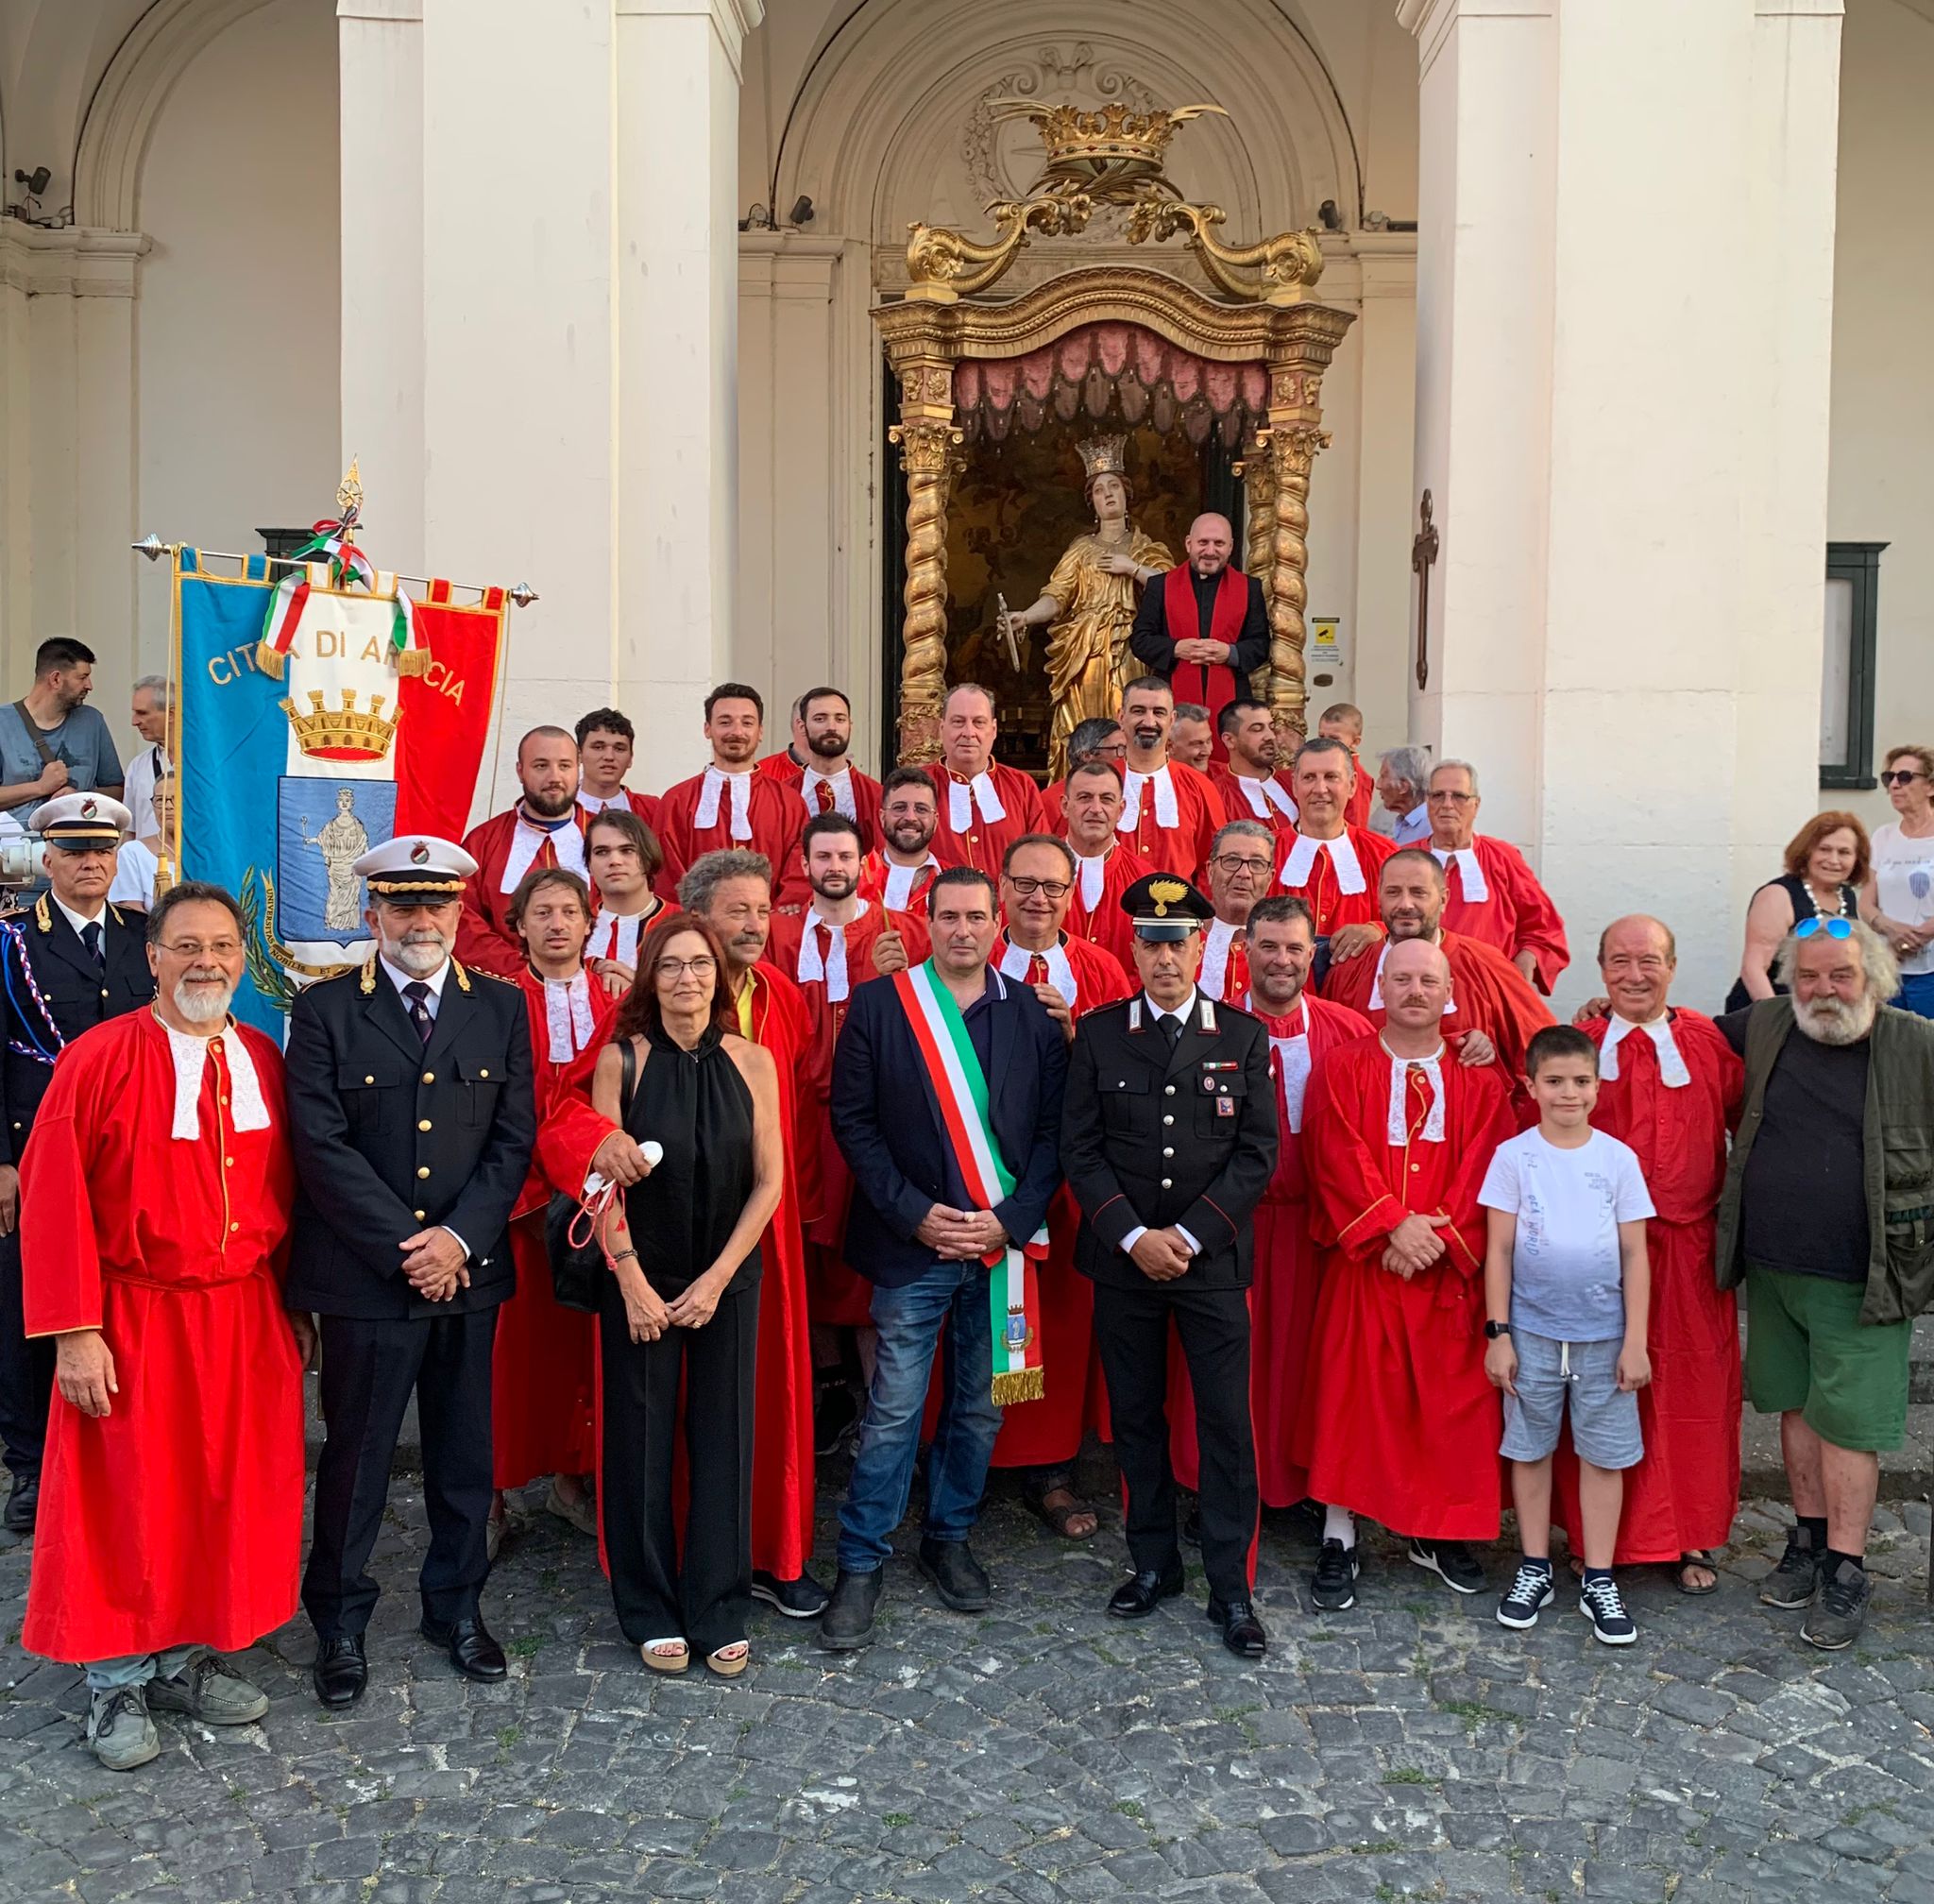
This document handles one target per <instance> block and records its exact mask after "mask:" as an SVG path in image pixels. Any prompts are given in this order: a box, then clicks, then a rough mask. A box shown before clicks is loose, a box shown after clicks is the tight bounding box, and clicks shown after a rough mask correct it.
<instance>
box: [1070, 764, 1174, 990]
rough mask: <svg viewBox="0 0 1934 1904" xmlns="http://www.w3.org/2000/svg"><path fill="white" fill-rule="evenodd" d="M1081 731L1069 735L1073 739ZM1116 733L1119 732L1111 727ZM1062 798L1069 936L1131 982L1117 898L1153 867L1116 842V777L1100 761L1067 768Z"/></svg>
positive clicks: (1131, 959)
mask: <svg viewBox="0 0 1934 1904" xmlns="http://www.w3.org/2000/svg"><path fill="white" fill-rule="evenodd" d="M1080 732H1081V730H1080V729H1079V728H1078V727H1077V728H1076V730H1075V735H1076V738H1077V739H1078V738H1079V736H1080ZM1116 732H1117V733H1119V732H1120V729H1119V728H1117V729H1116ZM1064 785H1065V791H1064V793H1063V795H1062V814H1061V837H1062V838H1063V839H1064V840H1066V841H1067V842H1068V844H1069V845H1070V846H1071V847H1073V848H1074V853H1075V890H1074V892H1073V893H1071V894H1070V895H1069V899H1068V916H1067V920H1066V922H1065V923H1066V925H1067V928H1068V931H1069V933H1070V934H1071V935H1072V936H1073V937H1075V938H1077V939H1081V940H1085V941H1086V942H1087V943H1088V944H1091V945H1098V946H1099V947H1100V948H1101V949H1102V950H1103V951H1104V952H1106V953H1107V954H1108V955H1109V957H1110V958H1111V959H1112V960H1113V961H1114V962H1115V963H1116V964H1117V965H1118V966H1120V967H1121V972H1122V977H1123V978H1125V979H1127V980H1128V982H1129V984H1130V985H1132V984H1133V983H1134V982H1135V953H1134V943H1135V937H1134V929H1133V927H1132V926H1131V925H1130V923H1129V920H1128V914H1127V913H1126V912H1124V911H1123V910H1122V894H1123V893H1126V892H1127V891H1128V888H1129V887H1130V886H1132V885H1133V884H1134V883H1135V881H1136V880H1138V879H1142V878H1145V877H1146V876H1148V875H1149V874H1150V873H1152V872H1154V871H1155V868H1154V867H1152V866H1151V865H1149V863H1148V862H1147V860H1145V859H1143V858H1142V856H1141V855H1140V854H1139V853H1137V852H1136V851H1135V849H1134V848H1133V847H1132V846H1129V845H1127V844H1125V843H1124V842H1123V840H1122V836H1121V833H1120V832H1119V830H1118V829H1117V827H1116V825H1115V823H1116V822H1117V821H1118V820H1119V819H1120V818H1121V817H1122V776H1121V774H1120V772H1119V771H1118V770H1117V769H1116V768H1115V767H1113V766H1112V765H1111V764H1110V762H1109V761H1107V760H1106V759H1101V758H1095V759H1089V760H1083V761H1081V762H1080V763H1079V764H1078V765H1077V766H1074V767H1070V768H1069V769H1068V777H1067V780H1066V782H1065V783H1064Z"/></svg>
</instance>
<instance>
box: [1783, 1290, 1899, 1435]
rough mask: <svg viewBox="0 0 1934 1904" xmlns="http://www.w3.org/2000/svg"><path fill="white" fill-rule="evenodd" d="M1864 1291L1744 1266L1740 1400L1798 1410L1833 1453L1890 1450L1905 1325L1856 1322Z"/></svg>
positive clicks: (1896, 1420) (1896, 1432)
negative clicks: (1747, 1398)
mask: <svg viewBox="0 0 1934 1904" xmlns="http://www.w3.org/2000/svg"><path fill="white" fill-rule="evenodd" d="M1865 1295H1866V1289H1865V1287H1864V1285H1863V1284H1858V1283H1837V1282H1835V1281H1834V1280H1833V1279H1832V1278H1831V1277H1828V1276H1805V1275H1796V1274H1792V1273H1790V1272H1788V1271H1785V1270H1779V1269H1762V1268H1760V1267H1758V1266H1757V1265H1756V1264H1748V1265H1747V1267H1746V1392H1747V1394H1748V1395H1750V1396H1751V1397H1752V1399H1753V1405H1754V1407H1756V1409H1758V1410H1759V1412H1760V1413H1761V1414H1762V1415H1783V1414H1785V1413H1787V1412H1788V1411H1789V1410H1791V1409H1797V1410H1798V1411H1799V1413H1800V1415H1801V1418H1802V1419H1803V1420H1805V1421H1806V1423H1807V1427H1809V1428H1810V1429H1812V1431H1813V1432H1814V1433H1815V1434H1816V1435H1818V1436H1819V1437H1821V1439H1822V1440H1824V1441H1831V1442H1832V1443H1833V1445H1834V1446H1835V1447H1836V1448H1854V1449H1858V1450H1861V1451H1862V1452H1865V1453H1870V1454H1877V1453H1878V1452H1880V1451H1881V1450H1883V1449H1888V1448H1898V1447H1899V1446H1900V1444H1901V1442H1902V1441H1903V1439H1905V1438H1906V1436H1907V1427H1908V1351H1909V1345H1910V1344H1911V1343H1912V1341H1913V1335H1914V1325H1913V1324H1912V1323H1911V1322H1881V1323H1875V1324H1874V1325H1873V1326H1871V1327H1869V1326H1867V1325H1865V1324H1863V1323H1862V1322H1861V1320H1860V1302H1861V1301H1862V1299H1863V1298H1864V1297H1865Z"/></svg>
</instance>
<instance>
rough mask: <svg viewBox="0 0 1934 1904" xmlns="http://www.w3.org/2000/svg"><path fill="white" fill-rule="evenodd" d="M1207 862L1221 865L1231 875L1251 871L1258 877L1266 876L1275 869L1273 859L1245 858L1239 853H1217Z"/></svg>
mask: <svg viewBox="0 0 1934 1904" xmlns="http://www.w3.org/2000/svg"><path fill="white" fill-rule="evenodd" d="M1209 863H1210V864H1211V865H1212V866H1219V867H1221V868H1222V870H1223V871H1224V872H1225V873H1227V874H1230V876H1234V875H1235V874H1237V873H1253V874H1255V875H1257V876H1259V877H1267V876H1268V875H1269V874H1271V873H1273V872H1275V870H1276V861H1275V860H1273V859H1245V858H1244V857H1243V856H1242V855H1241V854H1240V853H1218V854H1217V855H1216V856H1215V858H1214V859H1212V860H1211V861H1210V862H1209Z"/></svg>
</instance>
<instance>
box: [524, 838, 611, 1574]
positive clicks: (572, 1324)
mask: <svg viewBox="0 0 1934 1904" xmlns="http://www.w3.org/2000/svg"><path fill="white" fill-rule="evenodd" d="M511 921H512V923H513V925H515V926H516V927H517V933H518V936H519V937H520V938H521V939H522V940H523V943H524V947H525V955H526V962H525V965H524V969H523V970H522V971H521V972H519V973H518V974H517V983H518V984H519V986H521V987H522V989H523V994H524V1004H525V1007H526V1010H527V1011H528V1013H529V1017H530V1028H531V1077H532V1082H533V1086H534V1091H535V1094H536V1099H537V1128H538V1140H537V1147H536V1148H535V1149H534V1151H533V1153H532V1157H531V1170H530V1174H529V1176H528V1177H526V1178H525V1180H524V1187H523V1190H522V1192H521V1194H520V1195H519V1196H518V1198H517V1204H516V1206H515V1207H514V1208H513V1209H512V1211H511V1225H510V1245H511V1253H512V1255H513V1256H515V1257H516V1258H517V1293H516V1294H515V1295H513V1296H512V1297H511V1298H510V1299H509V1301H506V1302H505V1303H504V1304H503V1306H502V1307H501V1308H500V1310H499V1311H498V1315H497V1335H496V1336H495V1338H494V1340H493V1342H492V1344H491V1359H490V1432H491V1466H492V1477H491V1478H492V1485H493V1486H494V1488H495V1489H496V1494H497V1498H496V1499H495V1500H494V1501H493V1502H492V1503H491V1507H490V1531H489V1536H488V1544H489V1548H490V1557H491V1558H492V1559H493V1560H494V1559H495V1558H496V1557H497V1552H496V1550H497V1547H498V1545H499V1543H500V1541H501V1539H502V1536H503V1526H504V1505H503V1496H504V1493H505V1490H507V1489H509V1488H524V1487H528V1486H529V1484H530V1483H531V1482H533V1481H534V1480H535V1479H536V1478H537V1477H538V1476H539V1475H540V1474H548V1475H549V1476H551V1488H550V1490H549V1492H548V1494H547V1495H546V1497H545V1501H544V1508H545V1511H546V1512H547V1513H551V1514H554V1515H556V1517H557V1518H558V1519H559V1520H560V1521H564V1522H568V1523H569V1524H570V1525H571V1526H573V1527H575V1528H576V1529H577V1530H578V1531H579V1532H580V1533H581V1534H589V1535H591V1536H592V1537H593V1538H595V1537H596V1535H597V1532H598V1520H597V1511H596V1509H595V1508H594V1507H593V1505H592V1503H591V1495H590V1489H589V1487H588V1485H587V1482H588V1477H589V1476H590V1475H591V1474H592V1473H594V1472H595V1471H596V1469H597V1465H598V1444H597V1439H596V1434H595V1428H594V1403H595V1397H596V1391H597V1352H598V1350H597V1344H598V1338H597V1325H596V1321H595V1318H592V1317H590V1316H588V1315H586V1314H585V1313H584V1312H583V1311H582V1310H577V1309H566V1308H563V1307H561V1306H560V1305H559V1303H558V1302H557V1301H556V1299H555V1298H554V1297H553V1295H552V1294H551V1259H550V1256H549V1254H548V1252H547V1250H546V1249H545V1243H544V1218H545V1214H546V1212H547V1211H548V1209H549V1208H550V1203H551V1193H552V1192H553V1191H565V1192H568V1194H570V1195H571V1196H577V1195H579V1194H581V1193H582V1191H583V1189H584V1183H585V1178H586V1177H587V1176H588V1175H589V1174H590V1172H591V1171H592V1170H593V1169H594V1168H598V1169H602V1174H603V1175H605V1176H607V1177H611V1178H613V1179H614V1180H618V1181H623V1180H624V1179H625V1178H632V1179H635V1177H636V1171H635V1169H632V1168H630V1167H629V1153H630V1152H631V1151H632V1150H634V1149H635V1148H636V1146H635V1145H633V1143H632V1141H631V1139H630V1138H629V1137H627V1136H626V1135H625V1134H624V1133H623V1132H622V1131H614V1129H613V1127H612V1126H611V1125H609V1124H607V1123H606V1122H605V1121H604V1119H603V1118H602V1117H600V1116H599V1115H598V1114H597V1113H596V1112H594V1111H593V1110H592V1109H591V1107H590V1104H589V1102H588V1101H587V1100H588V1095H589V1092H590V1085H591V1072H592V1070H593V1069H594V1068H595V1066H596V1064H597V1062H598V1053H599V1052H600V1051H601V1050H602V1049H603V1047H604V1046H605V1044H606V1042H607V1040H608V1038H609V1034H610V1027H611V1020H612V1019H613V1017H615V1016H616V1015H617V1012H618V999H617V998H616V996H614V995H612V993H611V992H609V991H608V990H607V989H606V988H605V987H604V985H603V984H602V983H601V982H600V981H599V980H598V979H597V978H594V977H593V976H592V975H591V974H590V973H588V972H586V971H585V962H584V954H585V938H586V937H587V935H588V934H589V932H590V929H591V911H590V895H589V893H587V892H586V891H585V884H584V881H583V880H581V879H580V878H579V877H578V876H577V875H576V874H575V873H572V872H571V871H570V870H569V869H568V868H567V867H563V866H548V867H540V868H539V869H538V870H537V871H536V872H534V873H527V874H525V876H524V878H523V883H522V884H521V885H519V886H518V888H517V892H516V893H514V894H513V895H512V901H511ZM607 1146H608V1147H609V1148H605V1147H607ZM620 1157H621V1158H623V1159H624V1160H625V1165H624V1166H623V1167H620V1168H613V1167H609V1166H610V1165H612V1163H613V1160H614V1159H618V1158H620Z"/></svg>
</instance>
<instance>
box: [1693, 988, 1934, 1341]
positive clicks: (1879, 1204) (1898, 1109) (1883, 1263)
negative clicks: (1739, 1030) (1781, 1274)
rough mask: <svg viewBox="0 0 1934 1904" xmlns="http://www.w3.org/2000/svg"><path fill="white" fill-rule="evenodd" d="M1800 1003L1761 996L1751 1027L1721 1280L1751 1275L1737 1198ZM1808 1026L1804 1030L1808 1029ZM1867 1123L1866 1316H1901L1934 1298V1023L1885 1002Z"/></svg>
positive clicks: (1726, 1193) (1722, 1208)
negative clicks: (1747, 1272)
mask: <svg viewBox="0 0 1934 1904" xmlns="http://www.w3.org/2000/svg"><path fill="white" fill-rule="evenodd" d="M1793 1029H1794V1027H1793V1001H1792V1000H1791V999H1790V998H1762V999H1761V1000H1760V1001H1759V1002H1758V1003H1757V1004H1756V1005H1755V1006H1754V1007H1753V1016H1752V1017H1751V1019H1750V1020H1748V1022H1747V1026H1746V1101H1745V1106H1744V1109H1743V1110H1742V1111H1741V1113H1740V1115H1739V1135H1738V1136H1737V1137H1735V1138H1734V1139H1733V1154H1732V1158H1731V1160H1730V1161H1729V1163H1728V1164H1727V1166H1726V1182H1725V1188H1724V1189H1723V1190H1722V1192H1721V1193H1720V1199H1719V1239H1718V1240H1719V1247H1718V1269H1719V1286H1720V1287H1721V1288H1722V1289H1731V1288H1734V1287H1736V1286H1737V1285H1738V1284H1739V1280H1740V1278H1741V1277H1742V1276H1743V1275H1744V1274H1745V1267H1746V1266H1745V1260H1744V1252H1743V1250H1741V1247H1740V1236H1741V1226H1740V1221H1739V1211H1740V1204H1741V1201H1742V1200H1743V1192H1744V1187H1745V1182H1746V1160H1747V1159H1748V1158H1749V1157H1750V1156H1752V1154H1753V1143H1754V1139H1755V1138H1756V1137H1757V1136H1758V1134H1759V1126H1760V1121H1761V1119H1762V1118H1763V1117H1764V1115H1765V1110H1766V1084H1767V1080H1768V1079H1769V1078H1771V1077H1772V1075H1773V1063H1774V1061H1775V1060H1776V1059H1777V1058H1778V1057H1779V1054H1780V1051H1781V1049H1782V1048H1783V1047H1784V1046H1785V1045H1786V1042H1787V1040H1788V1038H1789V1037H1790V1036H1791V1035H1792V1032H1793ZM1805 1035H1806V1034H1805V1033H1804V1032H1803V1033H1801V1036H1803V1037H1804V1036H1805ZM1871 1047H1872V1048H1871V1052H1870V1057H1869V1063H1868V1066H1867V1121H1866V1130H1865V1148H1866V1166H1867V1167H1866V1181H1867V1226H1868V1233H1869V1234H1870V1235H1871V1237H1872V1239H1873V1243H1872V1248H1871V1250H1870V1251H1869V1254H1868V1258H1867V1293H1866V1296H1865V1298H1864V1299H1863V1300H1862V1301H1861V1303H1860V1320H1861V1321H1862V1322H1873V1323H1879V1322H1903V1321H1906V1320H1908V1319H1909V1318H1911V1317H1914V1316H1918V1315H1919V1314H1920V1313H1921V1312H1922V1310H1924V1309H1926V1307H1927V1306H1928V1303H1929V1301H1930V1300H1934V1023H1930V1022H1929V1021H1928V1020H1926V1019H1925V1018H1917V1017H1915V1016H1914V1014H1913V1013H1912V1012H1900V1011H1896V1010H1895V1009H1894V1008H1893V1007H1892V1006H1891V1005H1883V1006H1882V1007H1881V1008H1880V1012H1879V1014H1878V1015H1877V1016H1876V1017H1875V1020H1874V1030H1873V1033H1872V1039H1871Z"/></svg>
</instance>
